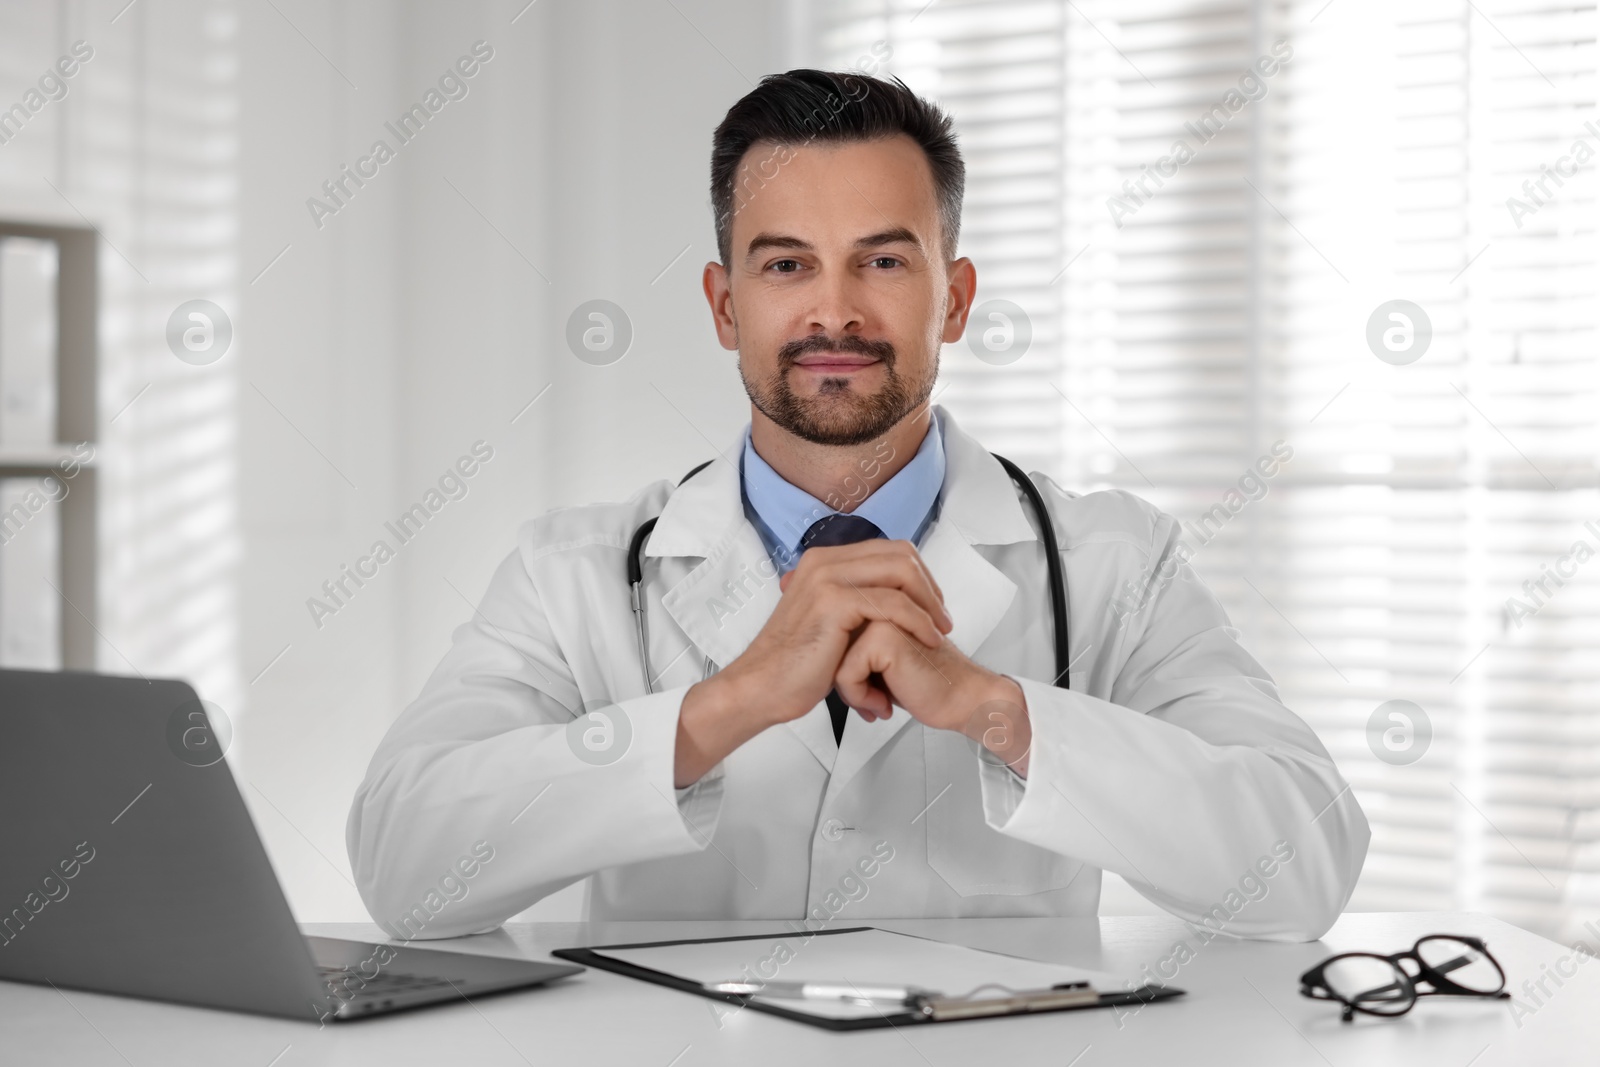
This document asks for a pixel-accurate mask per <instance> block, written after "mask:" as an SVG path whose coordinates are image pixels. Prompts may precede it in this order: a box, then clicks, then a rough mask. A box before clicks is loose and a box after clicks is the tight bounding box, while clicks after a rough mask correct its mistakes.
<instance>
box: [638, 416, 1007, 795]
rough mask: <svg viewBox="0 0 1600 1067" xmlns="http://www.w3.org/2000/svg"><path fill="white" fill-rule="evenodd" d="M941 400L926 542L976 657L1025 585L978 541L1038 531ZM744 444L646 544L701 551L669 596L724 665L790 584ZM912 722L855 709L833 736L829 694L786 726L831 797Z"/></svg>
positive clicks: (677, 617)
mask: <svg viewBox="0 0 1600 1067" xmlns="http://www.w3.org/2000/svg"><path fill="white" fill-rule="evenodd" d="M934 411H935V413H936V415H937V417H938V418H939V419H940V420H941V421H940V428H941V430H942V431H943V434H944V448H945V481H944V486H943V488H942V489H941V490H940V506H939V515H938V518H937V519H935V520H934V523H933V525H932V526H931V527H930V529H929V531H928V534H927V536H926V537H925V538H924V540H923V543H922V546H921V550H920V551H921V554H922V558H923V560H924V562H926V563H927V565H928V569H929V570H930V571H931V572H932V573H933V576H934V579H935V580H936V581H937V582H938V583H939V587H940V588H941V589H943V590H944V596H945V606H946V607H947V608H948V609H949V611H950V616H951V619H952V620H953V621H954V623H955V625H954V628H953V629H952V630H951V632H950V634H949V637H950V640H951V642H952V643H953V644H954V645H955V646H956V647H957V648H959V649H960V650H961V651H962V652H963V653H965V654H966V655H967V656H969V657H975V656H976V654H977V650H978V649H979V648H980V647H981V646H982V645H983V643H984V641H985V640H987V639H988V637H989V635H990V634H991V633H992V632H993V631H994V628H995V627H996V626H997V625H998V624H999V622H1000V620H1001V619H1002V618H1003V617H1004V616H1005V614H1006V611H1007V610H1008V609H1009V608H1010V606H1011V601H1012V599H1013V598H1014V597H1015V595H1016V591H1017V587H1016V584H1015V583H1014V582H1012V581H1011V579H1009V578H1007V577H1006V576H1005V575H1004V574H1003V573H1001V571H1000V570H999V569H998V568H997V567H995V566H994V565H993V564H991V563H990V562H989V561H988V560H986V559H985V558H984V557H983V555H982V554H981V553H980V552H979V551H978V550H977V549H976V548H975V547H973V546H974V545H982V544H996V545H998V544H1012V543H1015V542H1018V541H1028V540H1034V539H1035V538H1036V534H1035V533H1034V530H1033V527H1032V526H1031V525H1030V524H1029V522H1028V519H1027V516H1026V515H1024V514H1023V510H1022V505H1021V503H1020V502H1019V501H1018V500H1017V490H1016V488H1015V487H1014V486H1013V485H1012V484H1011V479H1010V478H1009V477H1007V475H1006V472H1005V468H1003V467H1001V466H1000V464H999V462H998V461H997V460H996V459H995V458H994V457H993V456H991V455H990V454H989V453H988V451H987V450H986V449H984V447H983V446H982V445H981V444H979V443H978V442H977V441H976V440H974V439H973V438H972V437H970V436H968V435H967V434H966V433H964V432H963V431H962V430H961V429H960V428H959V427H958V426H957V425H956V424H955V420H954V419H952V418H951V417H950V415H949V413H948V412H946V411H945V409H944V408H942V407H937V406H936V407H935V408H934ZM743 448H744V433H743V431H742V430H741V431H740V434H739V437H738V440H737V441H736V442H735V443H734V445H733V446H732V447H731V448H729V449H725V450H724V451H723V454H722V457H721V459H720V460H719V461H717V462H713V463H712V465H711V466H710V467H708V468H706V469H705V470H704V471H702V472H701V473H700V474H698V475H696V476H695V477H694V478H692V479H690V480H689V481H688V482H687V483H686V484H685V485H683V486H681V487H679V488H678V489H677V490H676V491H675V492H674V493H673V494H672V496H671V497H670V498H669V499H668V501H667V505H666V507H665V508H663V509H662V512H661V518H660V520H659V521H658V522H657V524H656V528H655V530H654V532H653V533H652V534H651V536H650V539H649V541H648V543H647V544H646V547H645V555H647V556H699V557H703V558H702V559H701V562H700V563H699V564H698V565H697V566H695V567H694V568H693V569H692V570H690V572H689V573H688V574H687V575H686V576H685V577H684V578H683V579H682V580H680V581H679V582H678V583H677V584H675V585H674V586H673V587H672V588H671V589H670V590H668V591H667V593H666V595H665V596H664V597H663V598H662V605H663V606H664V607H665V608H666V610H667V612H668V613H669V614H670V615H671V616H672V618H673V620H674V621H675V622H677V624H678V626H679V628H680V629H682V630H683V632H684V634H685V635H686V636H687V637H688V638H689V640H690V641H691V642H693V643H694V645H695V647H696V648H698V649H699V650H700V652H701V653H702V654H704V655H707V656H709V657H710V658H711V660H712V662H714V663H716V664H717V666H718V668H719V669H720V668H722V667H726V666H727V665H728V664H729V663H732V662H733V661H734V660H735V659H736V658H738V656H739V655H740V654H741V653H743V652H744V650H745V649H746V648H748V647H750V642H751V641H753V640H754V639H755V636H756V634H758V633H760V632H761V628H762V627H763V626H764V625H766V622H767V619H768V618H769V617H770V616H771V614H772V612H773V610H774V609H775V608H776V607H777V604H778V598H779V595H780V594H779V591H778V580H777V578H776V576H775V575H774V568H773V565H772V562H771V558H770V557H769V556H768V555H767V550H766V546H765V545H763V544H762V542H761V537H760V535H759V534H757V533H756V530H755V527H754V526H752V525H751V524H750V522H749V520H748V519H746V518H745V514H744V501H743V495H742V493H741V489H740V481H739V457H740V454H741V452H742V451H743ZM910 721H911V716H910V713H909V712H906V711H905V710H904V709H897V710H896V711H895V713H894V715H892V716H891V717H890V718H889V719H887V720H878V721H875V722H871V723H868V722H865V721H863V720H862V719H861V718H860V717H859V716H857V715H854V714H852V715H851V716H850V720H849V721H848V722H847V724H846V727H845V733H844V739H843V742H842V744H841V745H839V746H835V744H834V740H833V729H832V723H831V720H830V718H829V716H828V713H827V709H826V707H825V706H824V705H822V704H819V705H818V706H817V707H816V708H813V709H812V710H811V711H810V712H807V713H806V714H805V715H803V716H801V717H800V718H799V719H796V720H794V721H792V722H789V723H786V724H785V728H786V729H789V730H790V731H792V732H793V733H794V734H795V735H796V737H798V738H799V740H800V741H801V742H802V743H803V744H805V746H806V748H807V749H809V750H810V751H811V753H812V755H814V756H815V757H816V758H817V761H818V762H819V763H821V764H822V765H823V767H824V768H828V769H830V770H831V771H832V776H831V779H830V782H829V787H828V795H829V797H830V798H831V797H832V796H833V795H835V794H836V793H837V792H838V791H839V790H840V789H842V788H843V787H844V786H845V785H847V784H848V783H849V781H850V779H852V778H853V777H855V775H856V774H857V773H859V772H860V770H861V768H862V767H864V766H865V765H866V764H867V762H868V761H869V760H870V759H871V758H872V757H873V756H874V755H876V754H877V752H878V751H879V750H880V749H881V748H883V746H884V745H885V744H887V743H888V742H889V741H890V740H891V739H892V738H893V737H894V736H895V735H896V734H898V733H899V732H900V731H901V730H902V729H904V728H905V727H906V725H907V724H908V723H909V722H910Z"/></svg>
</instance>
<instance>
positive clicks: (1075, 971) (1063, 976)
mask: <svg viewBox="0 0 1600 1067" xmlns="http://www.w3.org/2000/svg"><path fill="white" fill-rule="evenodd" d="M595 951H596V952H598V953H599V954H600V955H603V956H607V957H610V958H611V959H615V960H621V961H623V962H625V963H631V964H633V965H635V966H637V967H648V968H650V969H651V970H654V971H661V972H663V973H665V974H670V975H675V976H677V977H679V978H687V979H689V980H690V981H694V982H699V983H700V984H702V985H707V984H710V983H713V982H726V981H738V980H743V981H785V982H810V981H848V982H855V983H859V984H862V985H866V984H868V983H870V984H873V985H904V986H916V987H918V988H921V989H930V990H933V991H935V992H938V993H943V994H945V995H946V996H961V995H963V994H965V993H968V992H971V991H972V990H974V989H975V988H977V987H979V986H983V985H986V984H989V983H995V984H998V985H1003V986H1006V987H1008V988H1010V989H1012V990H1039V989H1048V988H1050V987H1051V986H1055V985H1059V984H1061V983H1064V982H1088V983H1089V984H1090V985H1092V986H1093V987H1094V988H1095V989H1097V990H1099V991H1100V992H1102V993H1105V992H1121V991H1123V990H1125V989H1127V988H1128V983H1127V982H1125V981H1122V980H1121V979H1119V978H1118V977H1117V976H1116V975H1113V974H1110V973H1108V972H1105V971H1090V970H1085V969H1083V968H1081V967H1069V966H1067V965H1066V964H1060V963H1043V962H1040V961H1039V960H1030V959H1024V958H1022V957H1020V956H1007V955H1005V954H1003V953H999V952H989V951H986V950H984V949H976V948H968V947H967V946H966V945H956V944H951V943H949V942H947V941H934V940H931V939H929V938H925V937H915V936H913V935H911V934H899V933H894V932H893V931H889V930H878V929H863V930H849V931H842V932H839V933H825V932H820V931H819V932H817V933H815V934H814V935H808V934H807V933H805V932H798V933H792V934H774V935H773V936H772V937H767V938H751V939H741V940H737V941H696V942H689V943H684V944H677V945H654V946H650V947H646V948H625V949H613V948H597V949H595ZM976 995H977V996H979V997H987V996H1003V995H1004V991H1003V990H995V989H983V990H979V991H978V993H977V994H976ZM753 999H757V1000H763V1001H766V1002H768V1003H771V1004H776V1005H781V1006H782V1007H784V1008H788V1009H789V1010H791V1011H799V1012H804V1013H806V1014H811V1015H818V1016H823V1017H826V1018H830V1019H854V1018H870V1017H873V1016H876V1015H881V1014H892V1013H893V1012H894V1011H895V1010H896V1009H894V1008H887V1009H886V1008H885V1007H884V1006H883V1005H871V1004H865V1005H863V1004H849V1003H838V1002H828V1001H807V1000H796V999H792V998H778V997H773V998H767V997H760V996H759V995H758V996H757V997H755V998H753Z"/></svg>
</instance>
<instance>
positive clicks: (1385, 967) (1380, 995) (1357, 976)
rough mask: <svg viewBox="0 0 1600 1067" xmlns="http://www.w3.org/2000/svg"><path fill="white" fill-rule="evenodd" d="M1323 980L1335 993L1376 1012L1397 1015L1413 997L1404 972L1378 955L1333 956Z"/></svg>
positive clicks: (1409, 983)
mask: <svg viewBox="0 0 1600 1067" xmlns="http://www.w3.org/2000/svg"><path fill="white" fill-rule="evenodd" d="M1323 980H1324V981H1325V982H1327V984H1328V988H1329V989H1330V990H1331V991H1332V992H1333V993H1334V994H1335V995H1336V996H1338V997H1340V998H1342V999H1344V1000H1346V1001H1348V1002H1349V1003H1351V1004H1354V1005H1356V1006H1358V1007H1361V1008H1365V1009H1366V1010H1367V1011H1371V1012H1376V1013H1377V1014H1379V1015H1398V1014H1400V1013H1401V1012H1403V1011H1405V1010H1406V1008H1407V1007H1409V1006H1410V1005H1411V1002H1412V1000H1413V999H1415V998H1414V994H1413V990H1412V987H1411V982H1410V981H1409V980H1408V979H1407V978H1406V976H1405V974H1404V972H1402V971H1401V970H1400V969H1399V968H1398V967H1396V966H1395V965H1394V964H1393V963H1391V962H1390V961H1389V960H1386V959H1384V958H1383V957H1381V956H1346V957H1344V958H1343V959H1338V960H1334V961H1333V962H1331V963H1329V964H1328V966H1327V969H1326V970H1324V971H1323Z"/></svg>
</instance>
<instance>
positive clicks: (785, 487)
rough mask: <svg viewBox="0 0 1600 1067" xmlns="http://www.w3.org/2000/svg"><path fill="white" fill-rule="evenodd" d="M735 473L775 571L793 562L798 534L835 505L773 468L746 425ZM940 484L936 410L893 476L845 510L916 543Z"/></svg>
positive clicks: (940, 447) (796, 559)
mask: <svg viewBox="0 0 1600 1067" xmlns="http://www.w3.org/2000/svg"><path fill="white" fill-rule="evenodd" d="M869 462H870V461H869ZM739 473H740V484H741V487H742V489H743V495H744V513H745V517H746V518H748V519H749V520H750V522H751V524H752V525H753V526H755V528H756V532H757V533H759V534H760V535H761V541H762V543H763V544H764V545H766V547H767V554H768V555H770V556H771V557H772V561H773V563H775V564H777V567H778V573H779V574H784V573H787V572H788V571H791V570H793V569H794V566H795V564H796V563H798V562H800V556H799V546H800V539H801V538H802V537H804V536H805V533H806V531H807V530H809V529H810V528H811V525H812V524H813V523H815V522H816V521H817V520H818V519H820V518H822V517H823V516H825V515H832V514H834V513H835V511H836V510H837V509H835V508H832V507H829V506H828V505H827V504H825V503H823V502H822V501H820V500H818V499H817V498H816V497H814V496H812V495H811V494H810V493H808V492H806V491H805V490H804V489H801V488H799V487H798V486H796V485H793V484H791V483H790V482H788V481H786V480H785V479H784V477H783V476H782V475H780V474H779V473H778V472H777V471H775V470H773V469H772V467H771V466H770V465H768V463H767V461H766V460H764V459H762V458H761V456H760V455H758V454H757V453H756V450H755V446H754V445H753V444H752V443H751V440H750V428H749V427H748V426H747V427H745V431H744V453H743V455H742V457H741V458H740V464H739ZM862 480H863V481H864V479H862ZM943 487H944V434H943V432H942V431H941V430H940V427H939V413H938V411H937V410H935V411H934V413H933V417H932V418H931V419H929V420H928V432H927V433H925V434H924V435H923V436H922V444H921V445H920V446H919V447H918V448H917V454H916V455H914V456H912V457H911V461H910V462H909V463H907V464H906V465H905V466H904V467H901V468H900V469H899V470H898V471H896V472H895V475H894V477H893V478H890V479H889V480H888V481H887V482H884V483H883V484H882V485H880V486H878V488H877V490H876V491H874V492H873V493H872V494H871V495H870V496H868V497H867V498H866V499H865V500H863V501H861V502H860V503H858V504H856V506H855V508H854V510H852V511H851V512H850V514H852V515H859V516H861V517H862V518H863V519H868V520H870V521H871V522H872V523H874V524H875V525H876V526H877V527H878V529H880V530H882V531H883V535H884V536H885V537H887V538H889V539H890V540H895V541H910V542H911V543H912V544H914V545H919V544H920V543H921V541H922V535H923V534H924V533H926V532H927V529H928V527H929V526H930V525H931V524H932V522H933V520H934V518H935V517H936V516H937V514H938V505H939V492H940V490H941V489H942V488H943ZM848 488H849V487H846V491H847V492H848Z"/></svg>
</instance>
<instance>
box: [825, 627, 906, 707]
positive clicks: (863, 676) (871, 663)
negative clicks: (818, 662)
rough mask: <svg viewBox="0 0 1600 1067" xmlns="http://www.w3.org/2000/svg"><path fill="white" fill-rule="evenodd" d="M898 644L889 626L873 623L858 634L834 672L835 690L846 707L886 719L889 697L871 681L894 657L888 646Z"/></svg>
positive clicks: (898, 638)
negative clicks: (893, 643) (867, 711)
mask: <svg viewBox="0 0 1600 1067" xmlns="http://www.w3.org/2000/svg"><path fill="white" fill-rule="evenodd" d="M901 640H903V638H902V637H901V636H900V635H899V634H896V633H894V628H893V624H891V623H875V624H873V625H871V626H868V627H867V628H866V629H865V630H863V631H862V632H861V636H860V637H859V638H857V639H856V641H855V643H854V644H852V645H851V646H850V649H849V651H847V652H846V653H845V655H844V658H843V659H842V660H840V661H839V667H838V669H837V670H836V671H834V676H833V684H834V688H835V689H837V690H838V691H839V696H840V698H841V699H843V700H844V702H845V703H847V704H849V705H850V706H851V707H853V708H862V709H866V710H869V711H871V712H873V713H874V714H875V715H876V716H877V717H879V718H884V719H887V718H889V715H890V711H891V708H892V704H891V702H890V700H889V697H888V694H887V693H885V692H884V691H883V690H882V689H879V688H878V687H877V686H874V685H872V684H871V681H870V679H871V677H872V675H873V673H874V672H877V673H880V674H881V673H882V672H883V671H885V670H887V669H888V667H889V665H890V664H891V663H892V662H893V656H894V652H893V648H892V645H891V644H890V642H899V641H901Z"/></svg>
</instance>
